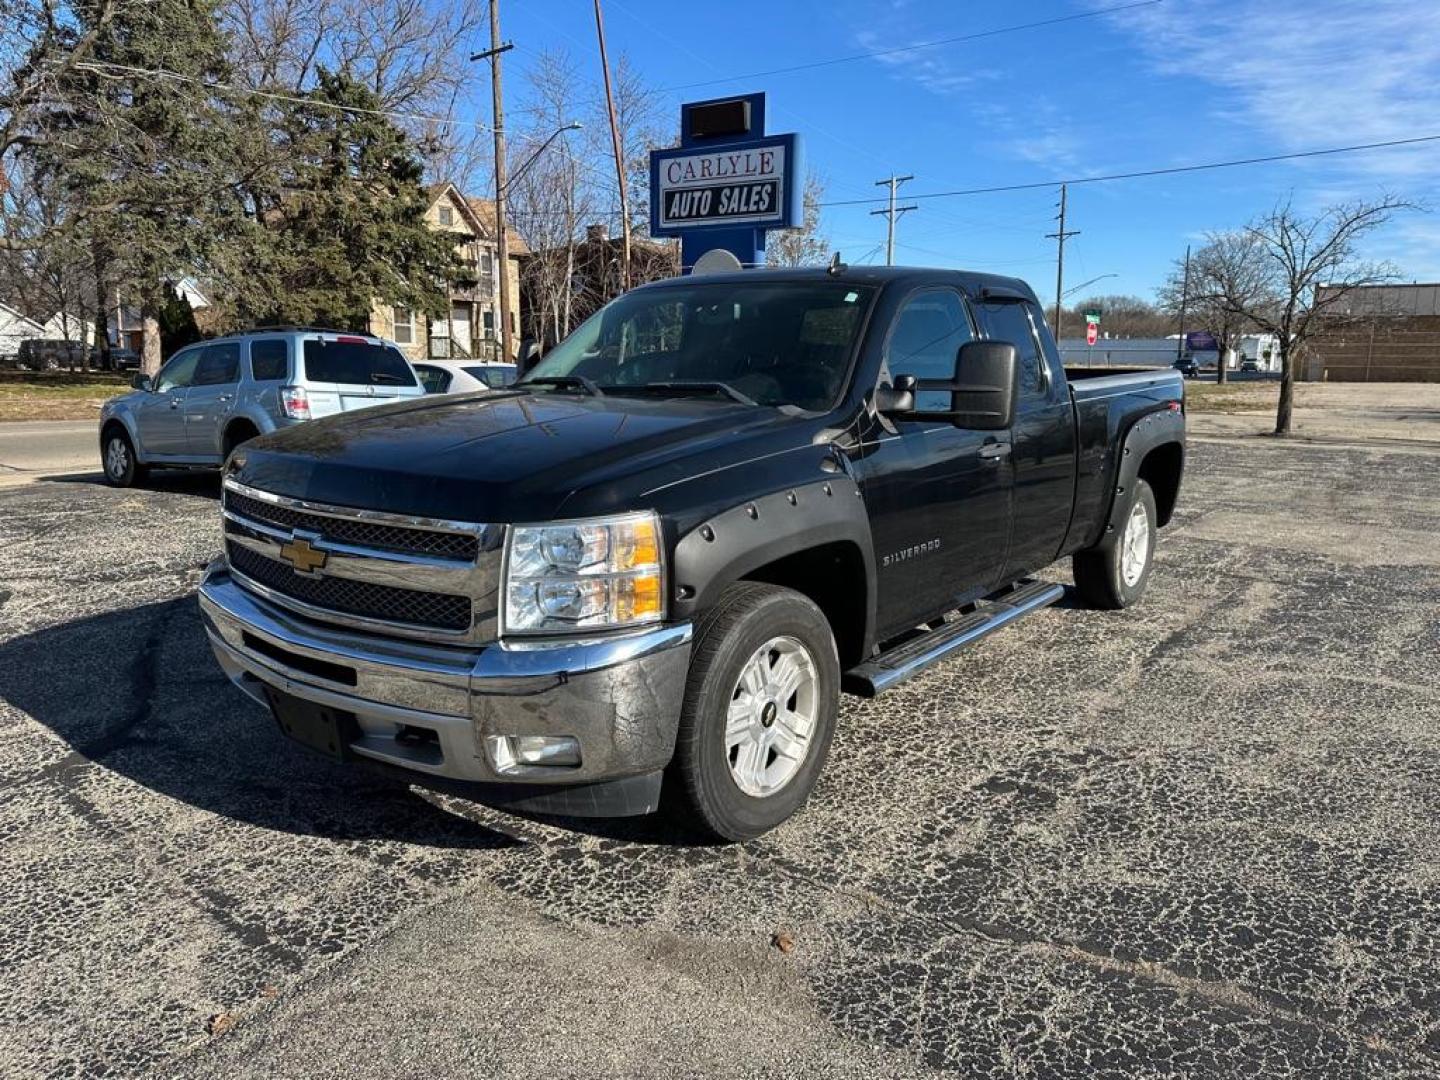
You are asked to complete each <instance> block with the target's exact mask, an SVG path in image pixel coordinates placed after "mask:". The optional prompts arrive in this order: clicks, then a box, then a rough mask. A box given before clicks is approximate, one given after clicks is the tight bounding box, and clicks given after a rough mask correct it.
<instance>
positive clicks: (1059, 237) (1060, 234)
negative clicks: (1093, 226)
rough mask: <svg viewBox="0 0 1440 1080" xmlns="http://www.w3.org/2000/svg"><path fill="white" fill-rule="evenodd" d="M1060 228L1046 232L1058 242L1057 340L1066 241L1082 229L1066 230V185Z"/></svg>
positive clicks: (1056, 283) (1049, 238)
mask: <svg viewBox="0 0 1440 1080" xmlns="http://www.w3.org/2000/svg"><path fill="white" fill-rule="evenodd" d="M1058 217H1059V220H1060V228H1059V229H1058V230H1057V231H1056V232H1052V233H1046V234H1045V239H1047V240H1054V241H1055V242H1056V251H1055V340H1056V341H1057V342H1058V341H1059V340H1060V313H1061V311H1062V310H1063V309H1062V307H1061V304H1062V298H1063V297H1064V295H1065V241H1066V240H1067V239H1068V238H1070V237H1072V236H1079V235H1080V230H1079V229H1074V230H1071V231H1070V232H1066V231H1065V185H1064V184H1061V185H1060V213H1059V215H1058Z"/></svg>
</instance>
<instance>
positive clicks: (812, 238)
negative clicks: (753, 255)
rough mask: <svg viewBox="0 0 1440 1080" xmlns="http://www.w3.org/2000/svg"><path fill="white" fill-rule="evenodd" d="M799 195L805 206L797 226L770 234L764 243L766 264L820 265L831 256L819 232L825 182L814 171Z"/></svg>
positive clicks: (828, 247) (827, 245)
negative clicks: (796, 227)
mask: <svg viewBox="0 0 1440 1080" xmlns="http://www.w3.org/2000/svg"><path fill="white" fill-rule="evenodd" d="M800 198H801V202H802V204H803V207H804V216H803V219H802V220H801V224H800V227H799V228H798V229H784V230H782V231H780V232H775V233H771V234H770V237H769V239H768V240H767V242H766V244H765V263H766V265H768V266H823V265H824V264H825V262H826V261H827V260H828V259H829V257H830V241H829V240H828V239H827V238H826V237H825V236H824V235H823V234H822V233H821V232H820V203H821V202H823V201H824V199H825V182H824V181H823V180H821V179H820V177H819V176H817V175H816V174H815V173H813V172H812V173H809V174H807V175H806V177H805V188H804V190H803V191H802V192H801V196H800Z"/></svg>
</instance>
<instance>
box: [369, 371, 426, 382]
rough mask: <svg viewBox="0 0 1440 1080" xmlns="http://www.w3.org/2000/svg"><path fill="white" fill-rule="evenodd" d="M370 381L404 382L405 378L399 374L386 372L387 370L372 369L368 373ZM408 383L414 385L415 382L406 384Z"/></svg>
mask: <svg viewBox="0 0 1440 1080" xmlns="http://www.w3.org/2000/svg"><path fill="white" fill-rule="evenodd" d="M370 381H371V382H372V383H404V382H405V380H404V379H403V378H401V377H400V376H399V375H394V374H391V373H390V372H388V371H372V372H371V373H370ZM408 385H410V386H414V385H415V384H414V383H410V384H408Z"/></svg>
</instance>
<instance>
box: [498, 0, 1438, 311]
mask: <svg viewBox="0 0 1440 1080" xmlns="http://www.w3.org/2000/svg"><path fill="white" fill-rule="evenodd" d="M1118 2H1124V0H1094V2H1089V0H1035V2H1032V3H1024V4H1011V5H994V4H983V5H982V4H973V3H963V2H949V3H947V2H941V0H886V2H865V0H828V2H822V0H725V2H717V3H698V2H689V0H686V2H679V0H671V2H665V0H605V16H606V30H607V34H608V36H609V44H610V48H611V50H612V52H619V51H624V52H626V53H628V54H629V56H630V57H631V59H632V60H633V61H634V62H636V63H637V65H638V66H639V67H640V68H641V69H642V70H643V72H644V74H645V75H646V77H647V78H648V79H649V81H650V82H651V83H652V84H653V85H658V86H663V87H673V86H677V85H679V84H688V83H695V82H698V81H701V80H709V79H721V78H725V77H729V76H736V75H745V74H747V73H751V72H759V71H764V70H766V69H770V68H777V67H785V66H789V65H793V64H801V63H807V62H811V61H816V60H824V59H829V58H832V57H840V56H846V55H851V54H854V53H858V52H864V51H868V50H876V49H887V48H895V47H898V46H904V45H910V44H914V43H917V42H923V41H930V40H934V39H937V38H947V37H954V36H956V35H961V34H967V33H975V32H980V31H987V30H993V29H998V28H1002V27H1008V26H1014V25H1017V24H1021V23H1031V22H1036V21H1039V20H1044V19H1054V18H1059V17H1063V16H1072V15H1076V14H1079V13H1082V12H1091V11H1095V10H1097V9H1100V8H1107V7H1114V6H1115V5H1116V3H1118ZM504 14H505V27H504V36H505V37H506V38H509V39H513V40H514V41H515V42H516V44H517V49H516V51H515V52H513V53H511V54H510V57H512V58H513V59H511V60H509V61H508V62H507V68H506V70H507V76H506V77H507V82H509V81H510V79H512V78H514V77H516V76H519V75H520V73H521V71H522V70H523V67H524V65H525V64H526V63H527V58H528V57H530V56H533V55H534V52H535V51H536V50H539V49H543V48H545V47H547V45H550V44H556V45H564V46H566V47H568V48H569V49H570V50H571V52H572V53H573V54H574V55H575V56H576V57H577V58H580V59H582V60H583V61H584V62H585V63H587V64H590V65H592V66H594V72H593V74H594V77H595V78H596V79H597V80H598V77H599V76H598V63H597V61H596V60H595V58H594V54H595V47H594V40H595V39H594V24H593V21H592V9H591V5H590V3H589V2H588V0H525V2H515V0H512V2H510V3H508V4H507V5H506V6H505V8H504ZM597 86H598V82H597ZM753 90H763V91H766V92H767V94H768V95H769V109H770V124H769V126H770V130H771V131H772V132H773V131H797V132H800V133H801V134H802V135H803V136H804V139H805V146H806V155H807V159H808V163H809V165H810V167H811V168H812V169H813V170H814V171H816V172H818V173H819V174H820V175H821V176H822V177H823V178H824V180H825V182H826V187H827V192H826V194H827V199H834V200H843V199H856V198H873V197H876V196H879V195H880V194H881V189H879V188H876V187H875V186H874V181H875V180H877V179H879V178H880V177H883V176H886V175H888V174H889V173H890V172H891V171H892V170H893V171H895V172H896V173H901V174H903V173H913V174H914V175H915V180H913V181H912V182H911V183H910V184H908V185H907V186H906V188H905V189H904V194H907V195H915V194H922V193H925V192H933V191H944V190H952V189H956V188H973V187H984V186H987V185H1000V184H1011V183H1028V182H1034V181H1043V180H1050V179H1055V178H1065V177H1077V176H1086V175H1096V174H1102V173H1109V172H1121V171H1128V170H1135V169H1145V168H1156V167H1167V166H1174V165H1183V164H1189V163H1193V162H1202V161H1215V160H1222V159H1228V158H1242V157H1250V156H1258V155H1268V154H1277V153H1288V152H1293V151H1303V150H1310V149H1315V148H1320V147H1328V146H1341V145H1349V144H1354V143H1364V142H1375V141H1382V140H1386V139H1395V138H1405V137H1412V136H1417V135H1440V3H1436V2H1435V0H1369V2H1364V3H1359V2H1349V3H1347V2H1343V0H1160V2H1159V3H1152V4H1148V5H1146V6H1143V7H1136V8H1132V9H1130V10H1126V11H1119V12H1112V13H1109V14H1101V15H1098V16H1096V17H1093V18H1085V19H1079V20H1072V21H1068V22H1063V23H1059V24H1056V25H1052V26H1045V27H1039V28H1035V29H1028V30H1020V31H1017V32H1014V33H1006V34H1000V35H996V36H993V37H988V38H984V39H981V40H977V41H973V42H967V43H962V44H955V45H947V46H941V47H938V48H932V49H925V50H921V51H916V52H908V53H902V54H899V55H893V56H889V57H883V58H875V59H864V60H857V61H854V62H850V63H841V64H834V65H830V66H825V67H820V68H817V69H815V70H811V71H806V72H800V73H794V74H778V75H769V76H765V77H752V78H740V79H736V80H734V81H725V82H717V83H715V84H714V85H709V86H704V87H697V88H693V89H685V90H668V91H666V93H665V94H664V101H665V104H666V108H668V109H670V110H672V111H673V112H674V113H675V115H676V116H677V118H678V106H679V103H680V102H681V101H684V100H694V99H699V98H704V97H713V96H720V95H723V94H726V93H731V92H741V91H753ZM483 118H485V119H488V115H487V116H485V117H483ZM1437 177H1440V142H1437V143H1434V144H1428V145H1422V146H1420V147H1415V148H1406V149H1395V150H1384V151H1376V152H1370V153H1365V154H1356V155H1345V156H1339V157H1331V158H1324V159H1311V160H1308V161H1301V162H1284V163H1274V164H1266V165H1257V166H1250V167H1245V168H1240V169H1228V170H1222V171H1215V172H1203V173H1197V174H1191V175H1186V176H1168V177H1158V178H1152V179H1137V180H1129V181H1119V182H1113V183H1105V184H1084V185H1079V186H1076V187H1072V188H1071V189H1070V200H1069V202H1070V207H1069V211H1070V219H1069V221H1068V222H1067V226H1068V227H1069V228H1072V229H1079V230H1081V235H1080V236H1077V237H1075V238H1073V239H1072V240H1071V241H1070V242H1069V244H1068V245H1067V248H1066V286H1067V290H1068V289H1069V287H1070V286H1071V285H1078V284H1079V283H1081V282H1083V281H1085V280H1086V279H1088V278H1095V277H1099V276H1101V275H1108V274H1113V275H1115V276H1114V277H1111V278H1106V279H1105V280H1102V281H1099V282H1097V283H1096V284H1095V285H1094V286H1093V287H1092V288H1090V289H1085V290H1082V294H1089V293H1092V292H1128V293H1136V294H1139V295H1141V296H1149V295H1151V294H1152V293H1153V290H1154V288H1155V287H1156V286H1157V285H1158V284H1159V282H1160V281H1161V280H1162V279H1163V277H1164V276H1165V274H1166V272H1167V270H1168V268H1169V266H1170V265H1171V263H1172V261H1173V260H1174V259H1176V258H1178V257H1180V256H1181V255H1182V254H1183V253H1184V250H1185V245H1186V244H1187V243H1191V242H1196V241H1198V240H1200V239H1201V238H1202V237H1203V234H1204V233H1205V231H1206V230H1209V229H1222V228H1227V227H1234V226H1238V225H1240V224H1243V223H1244V221H1245V220H1246V219H1247V218H1248V217H1250V216H1252V215H1253V214H1255V213H1258V212H1260V211H1262V210H1264V209H1266V208H1268V207H1269V206H1271V205H1273V204H1274V202H1275V201H1276V200H1277V199H1279V198H1284V197H1286V196H1287V195H1293V199H1294V202H1295V203H1296V205H1297V206H1300V207H1303V208H1306V209H1312V208H1318V207H1321V206H1324V205H1326V204H1328V203H1331V202H1334V201H1337V200H1340V199H1345V198H1352V197H1356V196H1375V195H1378V194H1379V193H1381V192H1387V191H1388V192H1391V193H1393V194H1396V195H1399V196H1402V197H1406V198H1409V199H1414V200H1420V201H1432V202H1433V201H1434V200H1433V196H1434V194H1435V190H1436V186H1437ZM1056 198H1057V193H1056V191H1055V190H1054V189H1042V190H1032V191H1023V192H1014V193H1005V194H987V195H975V196H968V197H960V198H947V199H934V200H923V201H921V203H920V207H921V208H920V209H919V210H918V211H916V212H914V213H911V214H907V215H906V216H905V217H904V218H903V219H902V220H901V222H900V225H899V232H898V236H899V247H898V250H897V256H896V261H897V262H905V263H911V264H919V265H937V266H965V267H970V268H975V269H990V270H995V271H997V272H1001V273H1010V274H1015V275H1017V276H1021V277H1025V278H1027V279H1029V280H1030V281H1031V282H1032V284H1033V285H1034V287H1035V288H1036V290H1037V291H1038V292H1039V293H1040V294H1041V295H1042V296H1044V297H1050V296H1053V294H1054V274H1055V270H1054V242H1053V241H1051V240H1047V239H1045V237H1044V234H1045V233H1047V232H1053V231H1054V222H1053V220H1052V217H1053V214H1054V212H1055V210H1054V204H1055V202H1056ZM877 205H878V204H877ZM868 209H870V207H834V208H828V209H827V210H826V211H825V213H824V218H823V227H824V231H825V232H826V233H827V235H828V236H829V237H830V239H831V241H832V244H833V246H835V247H837V248H839V250H840V251H841V252H842V253H843V254H844V255H845V257H846V258H847V259H848V260H849V261H854V262H861V261H881V260H883V247H881V245H882V244H883V240H884V220H883V218H879V217H871V216H870V215H869V214H868V213H867V211H868ZM1434 209H1435V211H1436V212H1432V213H1425V214H1406V215H1404V216H1402V217H1401V218H1399V219H1397V220H1396V221H1395V222H1394V223H1393V224H1392V225H1391V226H1390V227H1389V228H1388V229H1387V230H1385V232H1384V233H1383V234H1378V235H1376V236H1375V237H1374V238H1373V241H1372V243H1371V244H1370V247H1369V250H1368V251H1367V252H1366V254H1367V255H1368V256H1370V257H1374V258H1385V259H1390V260H1393V261H1394V262H1395V263H1396V264H1397V266H1398V267H1399V268H1400V270H1401V271H1402V272H1403V274H1404V276H1405V278H1407V279H1412V278H1413V279H1420V280H1437V279H1440V204H1437V205H1435V207H1434ZM1072 299H1078V296H1077V297H1072Z"/></svg>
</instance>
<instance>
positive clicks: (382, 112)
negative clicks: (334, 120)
mask: <svg viewBox="0 0 1440 1080" xmlns="http://www.w3.org/2000/svg"><path fill="white" fill-rule="evenodd" d="M74 66H75V67H76V68H77V69H79V70H82V71H93V72H95V73H96V74H97V75H101V76H106V77H109V76H110V73H111V72H122V73H125V74H129V75H144V76H148V77H149V78H152V79H165V80H169V81H171V82H182V83H189V84H191V85H193V86H201V87H204V88H205V89H206V90H215V91H220V92H227V91H228V92H230V93H235V94H249V95H250V96H252V97H260V98H269V99H270V100H272V101H288V102H291V103H292V104H295V105H306V106H309V107H310V108H313V109H333V110H334V111H336V112H344V113H356V114H358V115H360V116H387V117H395V118H398V119H401V120H424V121H427V122H429V123H433V124H453V125H456V126H459V127H473V128H475V129H476V130H477V131H489V130H490V126H489V125H488V124H481V123H479V122H478V121H474V120H456V119H453V118H451V117H448V116H430V115H427V114H425V113H412V112H403V111H401V110H399V109H363V108H361V107H359V106H358V105H337V104H335V103H334V102H331V101H318V100H316V99H315V98H311V97H301V96H297V95H295V94H281V93H277V92H276V91H273V90H260V89H257V88H256V87H253V86H237V85H236V84H234V83H222V82H207V81H206V80H204V79H197V78H195V77H194V76H193V75H181V74H180V73H179V72H178V71H166V70H165V69H164V68H140V67H131V66H130V65H128V64H113V63H110V62H108V61H94V60H84V61H81V62H79V63H77V64H75V65H74Z"/></svg>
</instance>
